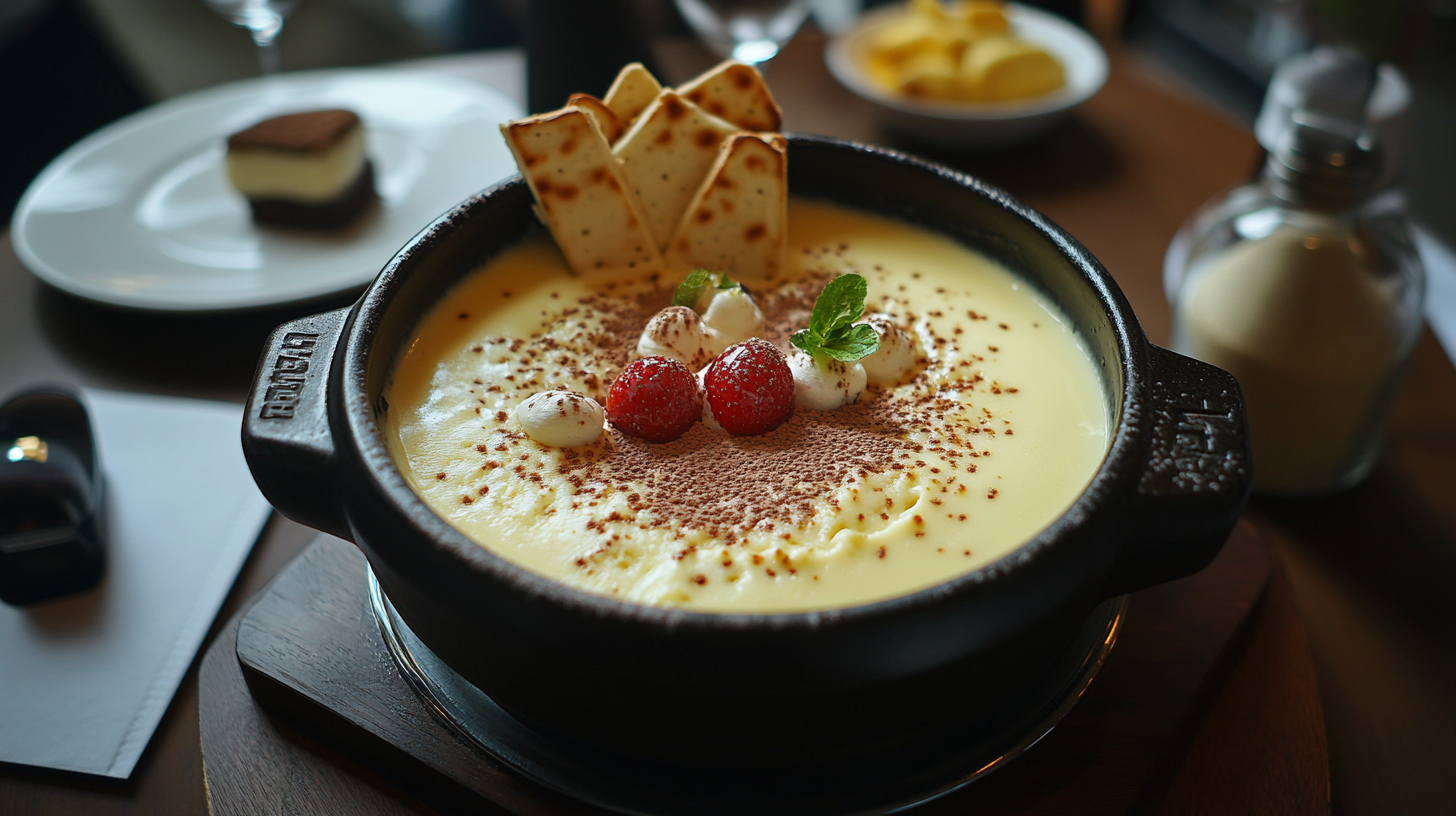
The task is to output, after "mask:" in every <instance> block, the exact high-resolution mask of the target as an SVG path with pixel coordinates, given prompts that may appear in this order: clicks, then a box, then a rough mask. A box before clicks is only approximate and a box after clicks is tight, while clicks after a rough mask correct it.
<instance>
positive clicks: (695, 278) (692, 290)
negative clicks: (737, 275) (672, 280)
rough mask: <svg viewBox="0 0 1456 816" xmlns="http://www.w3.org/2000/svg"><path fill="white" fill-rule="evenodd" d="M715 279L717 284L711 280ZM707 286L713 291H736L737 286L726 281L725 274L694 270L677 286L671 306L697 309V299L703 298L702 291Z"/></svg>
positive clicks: (726, 276)
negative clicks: (713, 289)
mask: <svg viewBox="0 0 1456 816" xmlns="http://www.w3.org/2000/svg"><path fill="white" fill-rule="evenodd" d="M714 277H717V279H718V280H717V282H716V283H715V282H714V281H713V278H714ZM709 286H711V287H713V288H715V289H737V288H738V284H737V283H734V282H733V281H731V280H729V279H728V275H727V274H726V273H722V274H718V275H716V276H715V274H714V273H713V272H712V271H711V270H708V269H694V270H693V271H692V272H690V273H689V274H688V279H687V280H685V281H683V282H682V283H680V284H678V285H677V291H676V292H673V293H672V305H674V306H686V307H688V308H689V309H695V308H697V304H698V298H700V297H702V296H703V291H704V290H706V289H707V288H708V287H709Z"/></svg>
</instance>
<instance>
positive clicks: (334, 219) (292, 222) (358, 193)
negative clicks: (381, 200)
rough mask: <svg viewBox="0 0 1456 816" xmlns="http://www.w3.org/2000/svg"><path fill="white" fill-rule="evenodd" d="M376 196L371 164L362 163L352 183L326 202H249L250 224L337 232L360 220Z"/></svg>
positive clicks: (258, 200) (269, 199) (276, 200)
mask: <svg viewBox="0 0 1456 816" xmlns="http://www.w3.org/2000/svg"><path fill="white" fill-rule="evenodd" d="M376 198H378V196H377V195H376V194H375V192H374V164H373V163H372V162H368V161H366V162H364V167H363V169H361V170H360V171H359V177H358V178H356V179H355V180H354V183H353V184H350V185H349V186H348V187H345V188H344V190H343V191H342V192H340V193H339V194H338V195H337V196H335V197H334V198H332V199H329V200H328V201H325V202H322V203H319V204H305V203H302V202H298V201H289V200H287V199H281V198H260V199H252V198H250V199H248V205H249V206H250V207H251V208H252V210H253V221H254V222H256V223H259V224H273V225H276V226H284V227H308V228H311V229H339V228H340V227H345V226H348V225H349V224H351V223H353V221H354V220H355V219H356V218H358V217H359V215H360V214H362V213H363V212H364V211H365V210H366V209H368V208H369V205H370V204H371V203H372V202H373V201H374V200H375V199H376Z"/></svg>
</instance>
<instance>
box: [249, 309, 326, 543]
mask: <svg viewBox="0 0 1456 816" xmlns="http://www.w3.org/2000/svg"><path fill="white" fill-rule="evenodd" d="M348 316H349V310H348V308H343V309H338V310H335V311H332V312H324V313H323V314H317V315H313V316H311V317H303V318H299V319H298V320H293V321H290V322H288V323H284V324H283V325H281V326H279V327H278V328H276V329H274V330H273V333H272V334H271V335H269V337H268V343H267V345H266V346H264V349H263V357H262V359H261V360H260V361H259V363H258V371H257V373H256V374H255V375H254V376H253V388H252V391H251V393H249V394H248V405H247V408H246V409H245V412H244V414H243V455H244V456H245V457H246V458H247V460H248V467H249V469H251V470H252V471H253V479H254V481H256V482H257V483H258V487H259V488H260V489H261V490H262V491H263V495H264V497H266V498H267V499H268V501H269V502H270V503H272V505H273V506H274V507H275V508H276V509H277V510H278V511H279V512H281V513H282V514H283V515H285V516H287V517H289V518H291V519H293V520H294V521H297V522H301V523H303V524H307V525H308V526H310V527H314V528H316V529H319V530H323V531H324V532H326V533H332V534H333V535H336V536H339V537H340V538H349V537H350V533H349V525H348V522H347V521H346V520H345V518H344V514H343V510H342V507H341V505H340V503H339V500H338V496H337V495H336V494H335V492H334V484H335V477H336V469H337V464H338V456H337V455H336V454H335V451H334V437H333V433H332V432H331V431H330V430H329V411H328V392H329V373H330V370H331V369H332V368H333V357H334V348H335V346H336V345H337V343H338V340H339V335H340V334H341V333H342V331H343V328H344V322H345V321H346V320H347V319H348Z"/></svg>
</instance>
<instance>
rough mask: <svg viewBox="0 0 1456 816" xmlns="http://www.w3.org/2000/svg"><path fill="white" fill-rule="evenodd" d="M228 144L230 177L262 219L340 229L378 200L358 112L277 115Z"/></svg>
mask: <svg viewBox="0 0 1456 816" xmlns="http://www.w3.org/2000/svg"><path fill="white" fill-rule="evenodd" d="M227 144H228V153H227V171H228V178H229V179H230V180H231V181H232V183H233V186H234V187H236V188H237V189H238V192H240V193H242V194H243V195H245V196H247V197H248V204H249V206H250V207H251V208H252V211H253V220H254V221H256V222H257V223H259V224H277V225H281V226H294V227H314V228H324V229H334V228H338V227H343V226H345V225H347V224H349V223H351V222H353V221H354V220H355V219H356V218H358V217H359V215H360V214H361V213H363V212H364V210H365V209H367V208H368V207H369V205H370V204H372V203H373V202H374V199H375V192H374V167H373V165H371V164H370V162H369V159H368V157H367V156H366V155H365V154H364V127H363V125H362V124H361V123H360V121H359V117H358V116H357V115H355V114H354V112H353V111H347V110H320V111H309V112H307V113H291V114H288V115H286V116H275V117H273V118H272V119H265V120H263V121H262V122H259V123H258V124H256V125H253V126H252V127H250V128H248V129H247V130H244V131H241V132H239V133H234V134H233V135H232V136H230V137H228V143H227Z"/></svg>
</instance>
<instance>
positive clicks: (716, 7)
mask: <svg viewBox="0 0 1456 816" xmlns="http://www.w3.org/2000/svg"><path fill="white" fill-rule="evenodd" d="M675 2H676V3H677V9H678V11H680V12H682V16H683V19H685V20H687V21H688V25H690V26H692V27H693V31H695V32H697V35H698V37H699V38H701V39H702V40H703V42H704V43H705V44H706V45H707V46H708V48H710V49H712V50H713V52H714V53H716V54H718V56H720V57H732V58H733V59H736V60H738V61H739V62H746V63H748V64H749V65H757V64H759V63H761V62H765V61H767V60H770V59H773V58H774V55H776V54H778V53H779V49H780V48H782V47H783V46H784V43H786V42H788V41H789V40H790V39H792V38H793V36H794V33H795V32H797V31H798V30H799V26H801V25H803V23H804V18H805V17H806V16H808V14H809V0H675Z"/></svg>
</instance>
